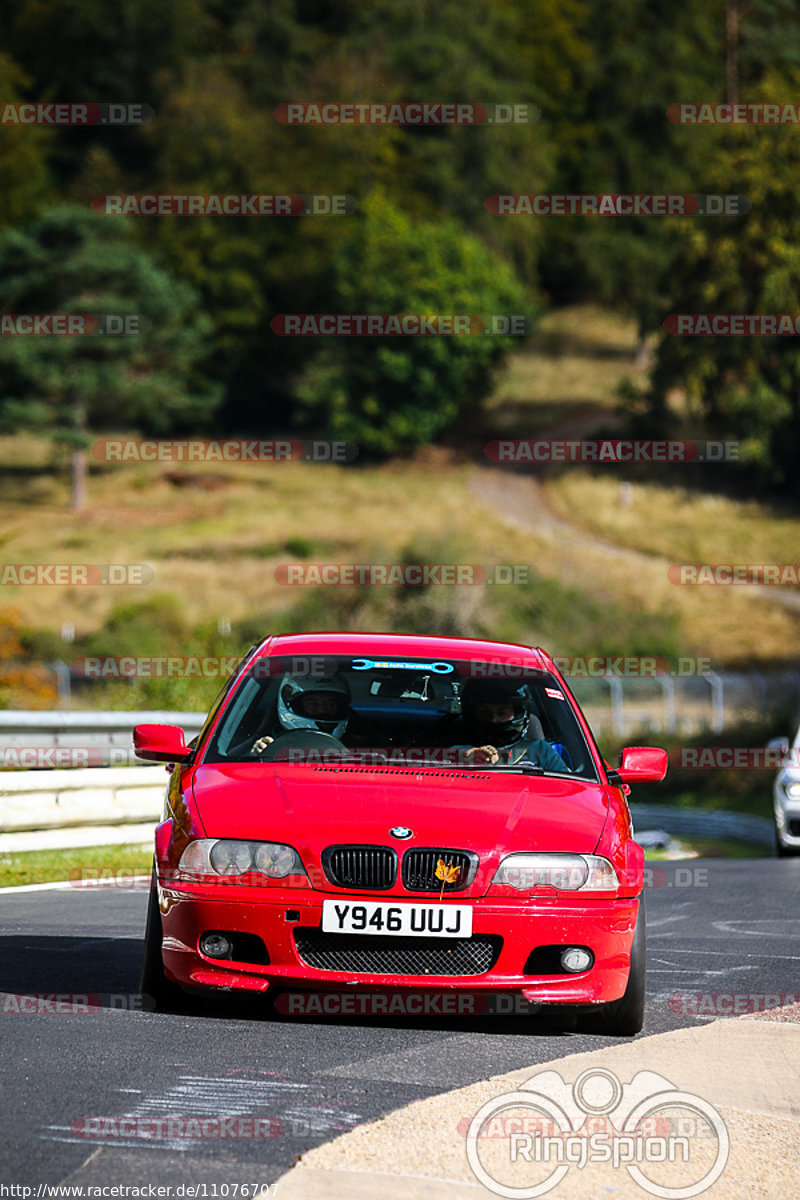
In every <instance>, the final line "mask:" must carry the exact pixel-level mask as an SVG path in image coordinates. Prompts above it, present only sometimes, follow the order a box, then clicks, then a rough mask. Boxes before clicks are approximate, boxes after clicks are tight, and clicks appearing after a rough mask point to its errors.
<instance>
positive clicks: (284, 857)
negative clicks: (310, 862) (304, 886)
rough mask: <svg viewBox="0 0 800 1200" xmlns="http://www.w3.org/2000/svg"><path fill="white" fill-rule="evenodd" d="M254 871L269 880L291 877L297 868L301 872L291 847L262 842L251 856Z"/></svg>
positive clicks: (277, 843)
mask: <svg viewBox="0 0 800 1200" xmlns="http://www.w3.org/2000/svg"><path fill="white" fill-rule="evenodd" d="M253 860H254V862H255V865H256V870H257V871H260V872H261V874H262V875H268V876H269V878H270V879H283V878H284V876H285V875H291V874H292V872H293V871H294V872H295V873H296V871H297V868H298V867H299V869H300V870H301V871H302V869H303V868H302V864H301V863H300V859H299V858H298V857H297V855H296V854H295V852H294V850H293V849H292V847H291V846H282V845H281V844H280V843H279V842H262V843H261V845H259V846H257V847H256V852H255V854H254V855H253Z"/></svg>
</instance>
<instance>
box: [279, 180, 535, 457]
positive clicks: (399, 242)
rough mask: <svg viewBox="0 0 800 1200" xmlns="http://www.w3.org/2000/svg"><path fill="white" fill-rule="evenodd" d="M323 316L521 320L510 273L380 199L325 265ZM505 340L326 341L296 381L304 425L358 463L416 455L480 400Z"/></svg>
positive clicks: (449, 233) (457, 234) (446, 229)
mask: <svg viewBox="0 0 800 1200" xmlns="http://www.w3.org/2000/svg"><path fill="white" fill-rule="evenodd" d="M332 274H333V282H332V291H331V299H332V301H333V303H332V305H331V311H333V312H342V313H420V314H426V313H427V314H432V313H470V314H472V313H474V314H477V315H482V314H494V313H496V314H508V313H523V312H525V311H526V305H525V300H524V293H523V291H522V289H521V287H520V285H519V283H518V282H517V280H516V277H515V276H514V274H513V272H512V271H511V269H510V268H509V267H508V265H507V264H506V263H504V262H503V261H502V260H501V259H499V258H498V257H497V256H496V255H494V254H492V253H491V251H489V250H488V249H487V248H486V247H485V246H484V245H483V244H482V243H481V242H479V241H478V240H477V239H476V238H474V237H471V236H469V235H466V234H464V233H462V232H461V231H460V229H459V228H458V226H457V225H456V223H455V222H454V221H451V220H446V221H442V222H441V223H440V224H438V225H428V224H425V223H423V222H418V221H414V220H412V218H410V217H409V216H408V215H406V214H405V213H403V212H401V211H400V210H399V209H398V208H396V207H395V206H394V205H393V204H392V203H391V201H389V200H387V199H386V198H385V197H384V196H382V195H376V196H374V197H373V198H372V199H371V201H370V203H369V204H368V205H367V206H366V211H365V213H364V215H363V216H362V217H361V218H360V219H357V220H354V222H353V224H352V226H351V227H350V231H349V236H347V237H346V238H345V239H344V240H343V241H342V243H341V245H340V247H339V249H338V250H337V252H336V255H335V258H334V261H333V268H332ZM515 340H516V339H514V338H510V337H501V336H486V335H475V336H470V335H461V336H431V337H383V338H371V337H363V338H340V339H336V340H325V342H324V345H323V346H322V348H321V349H320V350H319V351H318V353H317V356H316V357H315V358H314V359H313V360H312V361H311V363H310V364H309V366H308V367H307V369H306V371H305V372H304V373H303V376H302V378H301V380H300V383H299V386H298V389H297V391H298V396H299V398H300V402H301V406H302V407H303V409H304V411H305V413H306V415H307V417H308V418H309V419H311V420H316V421H317V422H319V423H321V424H324V426H325V428H326V431H327V432H328V433H329V434H330V435H331V436H333V437H341V438H345V439H350V440H352V441H355V442H357V443H358V444H359V446H360V447H361V448H362V449H363V450H364V451H365V452H367V453H374V454H379V455H386V454H393V453H396V452H398V451H400V450H404V449H412V448H414V447H417V446H422V445H425V444H426V443H427V442H429V441H431V439H432V438H434V437H436V435H437V434H439V433H441V432H442V431H443V430H444V429H447V428H448V427H450V426H452V425H453V424H454V422H455V421H456V419H457V418H458V416H459V414H460V413H462V412H463V411H465V410H466V409H468V408H469V406H470V405H472V404H474V403H476V402H477V401H479V400H481V399H482V398H483V397H484V396H485V395H486V393H487V391H488V390H489V385H490V380H491V374H492V369H493V367H494V366H495V365H496V364H498V362H499V361H500V359H501V358H502V356H503V354H504V353H505V351H507V350H508V349H509V348H510V346H511V345H512V344H513V342H514V341H515Z"/></svg>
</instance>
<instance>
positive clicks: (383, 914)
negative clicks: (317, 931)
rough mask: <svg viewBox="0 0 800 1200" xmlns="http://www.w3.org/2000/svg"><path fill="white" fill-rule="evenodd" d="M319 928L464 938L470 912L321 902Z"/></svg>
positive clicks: (435, 907)
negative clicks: (320, 925)
mask: <svg viewBox="0 0 800 1200" xmlns="http://www.w3.org/2000/svg"><path fill="white" fill-rule="evenodd" d="M322 929H323V931H324V932H325V933H360V934H373V935H377V934H381V935H382V936H386V934H390V935H391V934H394V935H395V936H397V937H441V938H447V937H459V938H464V937H471V936H472V909H471V908H470V906H469V905H468V904H386V903H385V902H383V901H374V900H363V901H362V900H359V901H353V900H323V902H322Z"/></svg>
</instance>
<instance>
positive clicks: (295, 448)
mask: <svg viewBox="0 0 800 1200" xmlns="http://www.w3.org/2000/svg"><path fill="white" fill-rule="evenodd" d="M357 457H358V446H357V445H356V444H355V443H354V442H342V441H323V440H321V439H314V440H305V441H302V440H299V439H297V438H272V439H270V440H267V439H257V438H245V439H227V440H225V441H207V440H204V439H202V438H183V439H180V440H169V441H167V440H163V441H162V440H155V439H149V440H145V439H141V438H106V439H103V440H99V441H96V442H94V443H93V445H92V458H94V459H95V460H96V461H97V462H120V463H127V462H173V463H175V462H177V463H200V462H203V463H207V462H219V463H240V462H241V463H288V462H317V463H325V462H329V463H349V462H352V461H353V460H354V459H355V458H357Z"/></svg>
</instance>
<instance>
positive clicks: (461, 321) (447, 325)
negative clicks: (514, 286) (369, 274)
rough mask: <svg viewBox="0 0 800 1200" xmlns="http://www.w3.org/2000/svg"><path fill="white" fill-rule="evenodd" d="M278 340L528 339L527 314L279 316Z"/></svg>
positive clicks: (273, 325) (273, 326) (273, 327)
mask: <svg viewBox="0 0 800 1200" xmlns="http://www.w3.org/2000/svg"><path fill="white" fill-rule="evenodd" d="M269 324H270V329H271V330H272V332H273V333H276V334H277V335H278V336H279V337H477V336H479V335H488V336H491V337H526V336H527V335H528V334H529V333H530V332H531V320H530V318H529V317H528V316H527V314H525V313H488V314H483V315H478V314H476V313H278V314H277V315H276V316H274V317H273V318H272V320H271V321H270V323H269Z"/></svg>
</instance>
